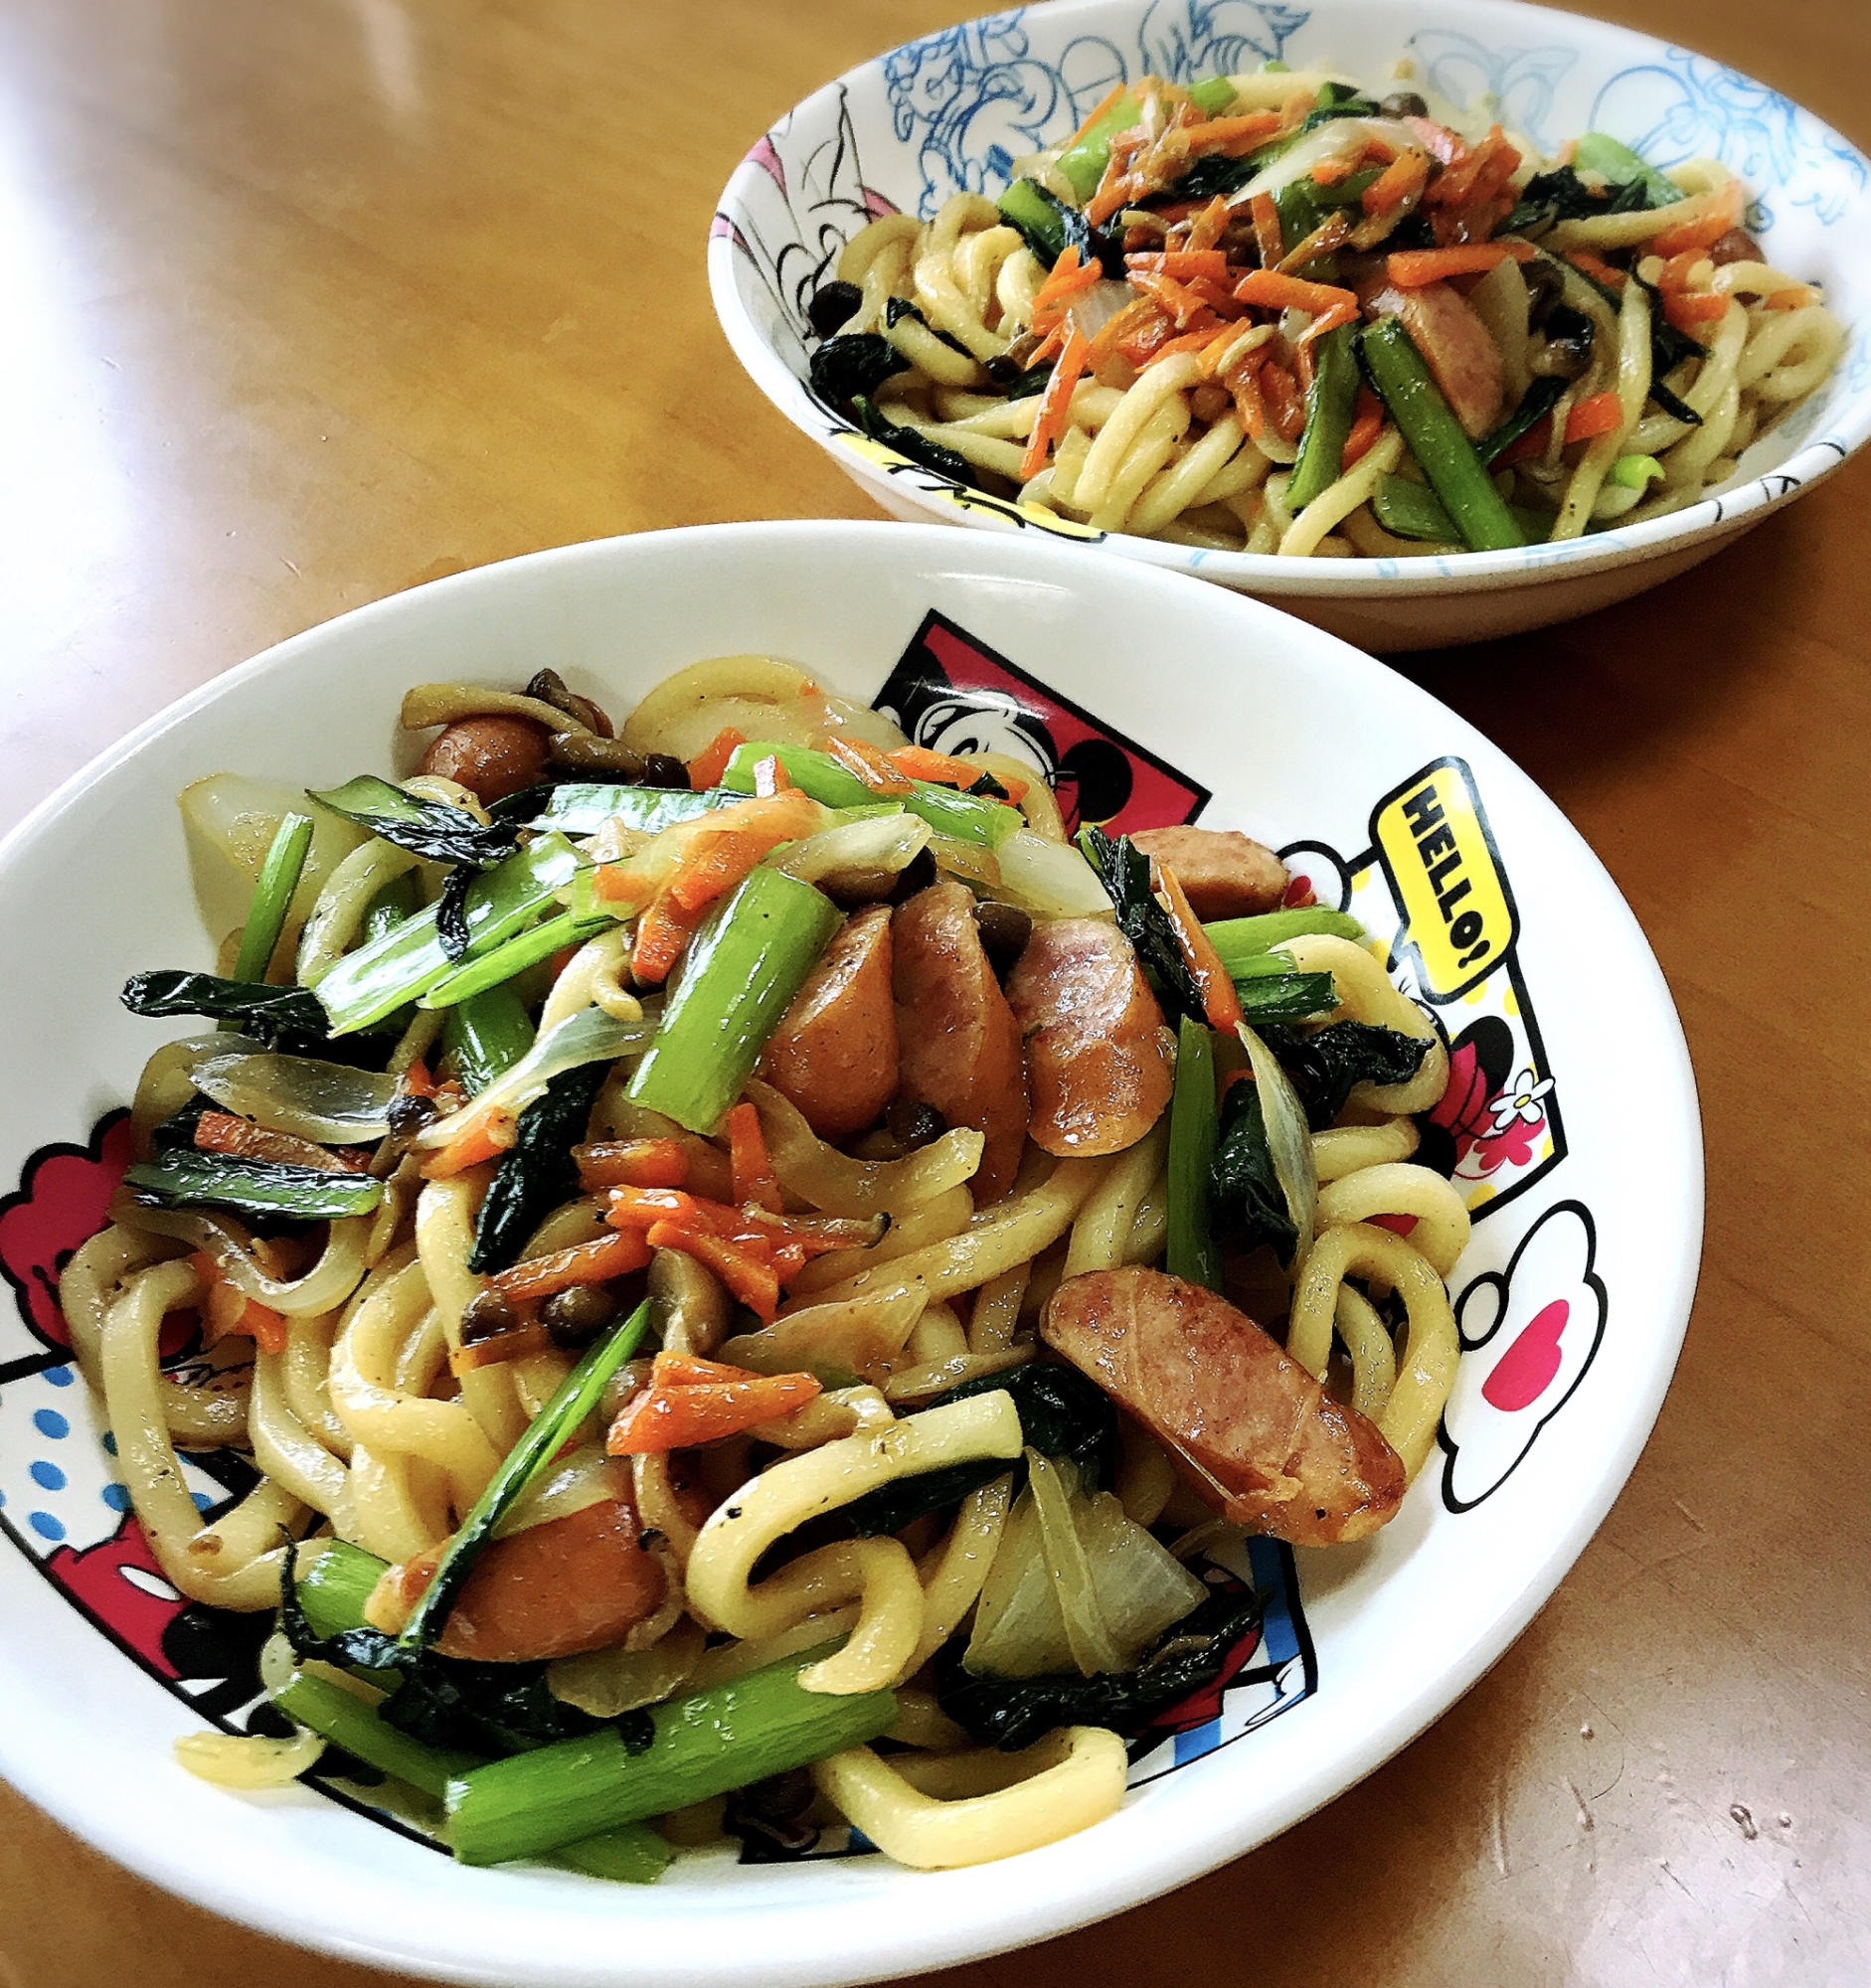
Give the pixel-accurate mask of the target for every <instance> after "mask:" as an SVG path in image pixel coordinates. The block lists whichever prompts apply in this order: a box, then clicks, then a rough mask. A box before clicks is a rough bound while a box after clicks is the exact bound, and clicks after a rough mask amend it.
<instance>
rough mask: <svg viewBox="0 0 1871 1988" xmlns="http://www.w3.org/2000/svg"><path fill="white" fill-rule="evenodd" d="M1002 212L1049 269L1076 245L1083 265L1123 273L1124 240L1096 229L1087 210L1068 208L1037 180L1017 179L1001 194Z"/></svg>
mask: <svg viewBox="0 0 1871 1988" xmlns="http://www.w3.org/2000/svg"><path fill="white" fill-rule="evenodd" d="M998 205H999V207H1000V211H1001V214H1002V215H1003V217H1004V218H1005V219H1006V220H1007V221H1008V222H1010V223H1011V224H1012V225H1013V226H1014V227H1015V228H1017V229H1018V230H1019V231H1020V233H1021V234H1022V235H1023V236H1025V238H1026V245H1027V247H1028V248H1031V249H1032V251H1033V252H1034V254H1035V255H1037V256H1038V257H1039V258H1040V260H1041V261H1042V262H1044V263H1045V264H1046V266H1047V267H1048V268H1049V269H1050V268H1051V267H1052V266H1053V264H1054V263H1055V262H1057V261H1058V260H1059V258H1060V256H1061V255H1063V254H1064V253H1065V252H1066V250H1067V249H1068V248H1077V249H1078V251H1079V262H1080V265H1081V266H1082V267H1089V266H1090V265H1091V264H1092V263H1094V262H1096V263H1098V264H1099V266H1100V267H1101V268H1102V269H1103V270H1104V271H1105V273H1106V275H1107V276H1115V277H1121V276H1122V275H1123V273H1124V253H1123V239H1122V237H1121V236H1120V235H1115V234H1112V233H1110V232H1109V231H1107V230H1106V229H1102V228H1094V227H1093V226H1092V224H1091V223H1090V222H1089V221H1088V220H1087V219H1086V218H1085V210H1084V209H1083V208H1078V207H1068V206H1067V205H1066V203H1065V202H1064V201H1062V200H1060V199H1059V198H1058V197H1057V196H1056V195H1055V194H1053V193H1052V192H1051V191H1049V190H1048V189H1047V188H1046V187H1043V186H1041V185H1040V183H1039V182H1038V181H1037V180H1024V179H1023V180H1015V181H1014V183H1013V184H1012V185H1011V186H1010V187H1009V188H1008V189H1007V191H1006V192H1005V193H1003V194H1002V195H1001V197H1000V200H999V203H998Z"/></svg>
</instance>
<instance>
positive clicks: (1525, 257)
mask: <svg viewBox="0 0 1871 1988" xmlns="http://www.w3.org/2000/svg"><path fill="white" fill-rule="evenodd" d="M1532 260H1533V244H1532V243H1531V242H1469V243H1466V244H1464V245H1463V246H1462V247H1460V248H1399V249H1397V250H1396V251H1395V252H1394V253H1393V254H1390V255H1388V256H1386V257H1385V260H1384V267H1385V270H1386V272H1387V273H1388V275H1389V277H1390V279H1391V281H1392V282H1393V283H1395V284H1396V285H1397V287H1398V288H1399V289H1401V290H1419V289H1421V288H1422V287H1423V285H1424V284H1425V283H1440V282H1443V281H1445V280H1446V278H1448V277H1449V276H1478V275H1481V274H1483V273H1484V272H1485V271H1486V270H1489V269H1494V268H1498V267H1499V266H1500V264H1501V263H1503V262H1531V261H1532Z"/></svg>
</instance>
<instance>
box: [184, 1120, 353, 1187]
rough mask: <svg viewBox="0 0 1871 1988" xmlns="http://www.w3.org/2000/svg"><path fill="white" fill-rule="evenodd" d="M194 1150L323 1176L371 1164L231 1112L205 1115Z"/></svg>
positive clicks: (196, 1123)
mask: <svg viewBox="0 0 1871 1988" xmlns="http://www.w3.org/2000/svg"><path fill="white" fill-rule="evenodd" d="M195 1150H196V1151H197V1152H198V1153H227V1154H230V1155H232V1156H234V1157H235V1158H238V1159H245V1160H270V1161H274V1162H277V1163H280V1164H283V1165H285V1166H293V1167H317V1168H318V1169H320V1171H321V1172H324V1173H333V1174H337V1173H355V1172H357V1171H359V1169H360V1167H367V1166H369V1164H370V1158H369V1155H368V1154H367V1153H365V1152H363V1151H362V1150H361V1149H354V1150H355V1152H356V1158H355V1161H353V1160H352V1159H349V1158H347V1157H346V1156H345V1155H344V1154H342V1153H334V1152H333V1151H332V1150H331V1148H330V1147H329V1146H320V1145H316V1144H314V1142H313V1141H312V1140H310V1139H301V1138H300V1137H299V1136H298V1135H297V1133H295V1132H269V1131H268V1130H267V1129H266V1127H265V1126H263V1125H256V1124H255V1122H254V1121H253V1119H251V1118H239V1117H236V1116H235V1114H234V1113H233V1112H231V1111H204V1112H203V1113H202V1115H201V1116H200V1117H199V1118H198V1119H197V1120H196V1121H195Z"/></svg>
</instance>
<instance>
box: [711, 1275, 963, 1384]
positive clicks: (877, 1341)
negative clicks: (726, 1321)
mask: <svg viewBox="0 0 1871 1988" xmlns="http://www.w3.org/2000/svg"><path fill="white" fill-rule="evenodd" d="M926 1302H927V1300H926V1299H924V1298H923V1297H922V1296H920V1295H919V1294H918V1293H917V1292H915V1291H896V1292H880V1293H879V1294H878V1295H877V1296H875V1297H855V1298H841V1299H834V1300H833V1301H832V1302H831V1303H830V1304H822V1305H808V1306H807V1307H806V1308H805V1309H804V1310H803V1311H795V1312H792V1313H789V1314H788V1315H787V1316H786V1317H785V1318H782V1319H780V1320H778V1321H777V1323H775V1324H773V1325H768V1326H764V1327H763V1328H762V1329H761V1330H760V1331H759V1332H744V1333H742V1334H741V1335H740V1337H739V1338H737V1339H731V1340H729V1341H728V1343H727V1344H726V1345H725V1346H723V1347H722V1349H721V1350H720V1352H718V1353H717V1354H716V1355H715V1356H714V1357H715V1358H716V1359H717V1360H722V1361H725V1362H726V1363H727V1364H728V1365H729V1366H730V1367H745V1368H746V1369H747V1370H748V1371H749V1372H750V1373H754V1374H816V1375H817V1376H818V1378H819V1380H820V1381H822V1382H824V1383H825V1384H826V1385H827V1386H828V1387H843V1386H844V1385H845V1384H846V1380H847V1379H848V1377H849V1376H851V1375H853V1374H857V1375H863V1374H866V1373H867V1372H868V1371H869V1370H870V1369H871V1368H873V1367H875V1366H877V1365H878V1364H879V1363H880V1362H882V1361H886V1360H894V1359H896V1358H897V1356H898V1355H899V1354H900V1353H901V1352H902V1351H903V1349H904V1346H905V1344H906V1342H907V1341H908V1340H909V1337H910V1334H911V1333H912V1332H913V1331H915V1329H916V1323H917V1320H918V1319H920V1318H921V1317H922V1316H923V1310H924V1306H925V1304H926Z"/></svg>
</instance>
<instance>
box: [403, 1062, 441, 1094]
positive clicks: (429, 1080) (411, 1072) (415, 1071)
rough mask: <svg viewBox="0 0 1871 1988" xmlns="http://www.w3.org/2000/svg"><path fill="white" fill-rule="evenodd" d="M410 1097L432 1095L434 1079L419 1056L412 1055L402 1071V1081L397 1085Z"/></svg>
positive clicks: (433, 1092)
mask: <svg viewBox="0 0 1871 1988" xmlns="http://www.w3.org/2000/svg"><path fill="white" fill-rule="evenodd" d="M399 1088H400V1089H402V1090H403V1091H404V1092H405V1094H406V1095H408V1096H411V1097H433V1096H434V1094H435V1079H434V1078H433V1077H430V1076H429V1074H428V1066H427V1064H425V1062H424V1061H423V1059H422V1058H421V1057H412V1058H411V1059H410V1062H409V1067H408V1068H407V1069H406V1070H405V1071H404V1073H403V1082H402V1083H401V1085H400V1086H399Z"/></svg>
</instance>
